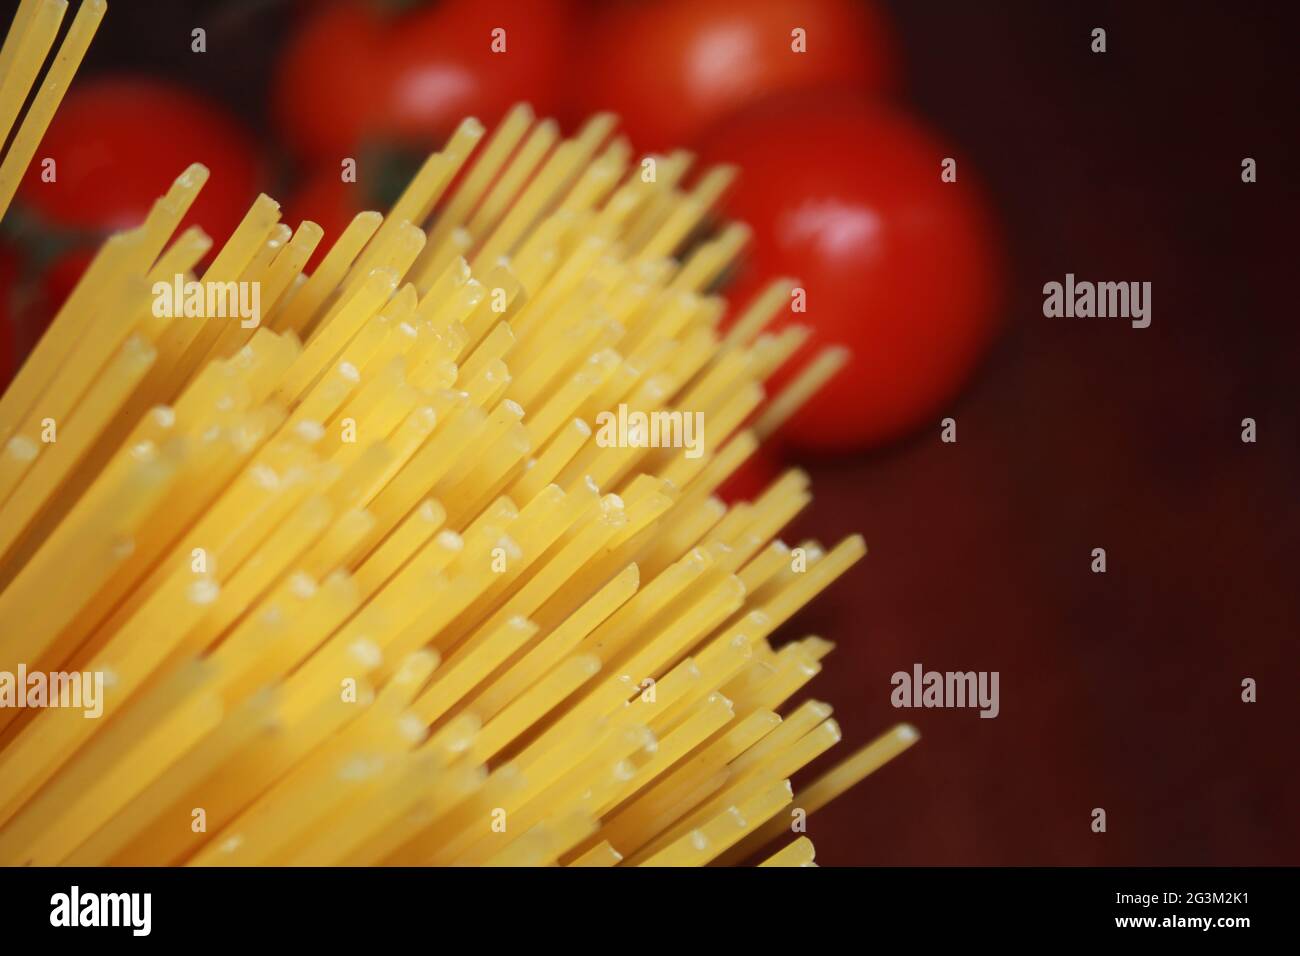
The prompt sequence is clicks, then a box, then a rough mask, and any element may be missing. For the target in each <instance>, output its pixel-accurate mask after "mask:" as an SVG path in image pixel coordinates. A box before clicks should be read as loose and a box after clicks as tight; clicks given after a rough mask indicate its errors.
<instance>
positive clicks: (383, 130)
mask: <svg viewBox="0 0 1300 956" xmlns="http://www.w3.org/2000/svg"><path fill="white" fill-rule="evenodd" d="M570 16H571V9H570V3H569V2H568V0H498V2H494V3H483V2H482V0H444V2H440V3H434V4H431V5H429V6H427V7H421V8H419V9H416V10H413V11H410V12H407V13H404V14H401V15H398V16H385V15H384V14H383V13H381V12H379V11H378V10H376V9H374V8H373V7H371V6H368V5H366V4H359V3H358V4H330V5H328V6H325V7H323V8H321V9H319V10H318V11H317V12H316V13H315V15H313V16H311V17H309V18H308V20H307V21H306V23H304V24H303V25H302V27H301V28H300V30H299V31H298V32H297V34H296V35H295V36H294V37H293V38H292V40H291V41H290V43H289V46H288V48H287V49H286V50H285V53H284V56H283V58H282V59H281V62H280V65H279V70H278V77H277V81H276V96H275V102H274V112H275V117H276V121H277V123H278V124H279V125H280V127H281V129H282V130H283V131H284V134H285V137H286V139H287V140H288V142H289V143H290V144H291V145H292V146H293V147H294V148H295V149H296V150H297V151H298V152H299V153H301V154H302V155H304V156H306V157H309V158H316V159H332V160H337V159H338V158H339V157H342V156H355V154H356V151H357V149H358V148H359V147H360V146H363V145H365V144H367V143H368V142H378V143H384V144H390V143H395V144H401V145H407V146H421V147H425V148H432V147H436V146H438V145H440V144H441V142H442V141H443V140H444V139H445V138H446V136H447V134H448V133H450V132H451V130H453V129H454V128H455V126H456V124H457V123H459V122H460V121H461V120H462V119H464V118H465V117H466V116H477V117H478V118H479V119H480V120H482V121H483V122H484V123H488V124H491V123H494V122H496V120H498V119H499V118H500V117H501V116H502V114H504V113H505V111H506V110H507V109H508V108H509V107H510V106H511V105H513V104H514V103H515V102H516V101H518V100H528V101H529V102H531V103H532V104H533V105H534V107H536V108H537V109H538V110H539V111H543V112H545V111H548V110H552V109H554V108H555V106H556V105H557V104H558V102H559V100H560V89H561V87H560V80H561V76H562V69H563V67H564V64H565V62H566V60H567V59H568V57H567V42H568V37H569V34H570V29H571V26H572V24H571V22H570ZM496 30H503V31H504V35H501V34H496V35H495V36H494V31H496ZM494 39H495V40H497V41H498V42H503V43H504V45H505V49H504V51H502V52H494V50H493V43H494Z"/></svg>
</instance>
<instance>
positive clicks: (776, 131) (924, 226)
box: [700, 97, 1003, 451]
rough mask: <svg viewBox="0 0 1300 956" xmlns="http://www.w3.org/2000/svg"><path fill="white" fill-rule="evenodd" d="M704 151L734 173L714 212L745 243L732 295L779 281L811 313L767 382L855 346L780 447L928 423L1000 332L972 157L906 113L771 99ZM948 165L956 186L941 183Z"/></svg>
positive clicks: (836, 441) (995, 259)
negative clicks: (800, 345) (824, 353)
mask: <svg viewBox="0 0 1300 956" xmlns="http://www.w3.org/2000/svg"><path fill="white" fill-rule="evenodd" d="M700 156H701V160H702V161H703V162H706V163H707V162H717V161H728V162H735V163H737V164H738V165H739V167H740V170H741V174H740V177H739V179H738V181H737V183H736V185H735V187H734V188H733V190H732V192H731V194H730V195H729V196H728V197H727V198H726V200H725V202H724V205H725V207H726V211H727V213H728V214H729V215H731V216H734V217H735V218H737V219H739V220H741V221H744V222H747V223H748V224H749V225H750V226H752V227H753V229H754V241H753V244H752V246H751V249H750V256H749V261H748V263H747V266H746V268H745V269H744V270H742V272H741V273H740V275H739V276H738V281H737V284H736V286H734V287H733V288H732V289H730V290H728V294H729V295H730V296H731V297H732V298H733V301H736V302H738V303H743V302H745V301H746V300H747V299H748V297H749V296H750V295H752V294H753V293H754V291H755V290H756V289H758V288H759V287H761V285H762V283H763V282H765V281H767V280H769V279H770V278H771V277H773V276H776V275H792V276H796V277H798V278H800V279H801V280H802V287H803V288H804V289H806V293H807V312H806V313H802V314H790V313H783V314H782V316H780V317H778V320H777V321H776V322H775V323H774V324H773V328H776V329H779V328H780V327H781V326H782V325H783V324H786V323H789V322H801V323H805V324H808V325H810V326H812V328H813V335H812V336H811V338H810V340H809V342H808V344H807V345H806V346H805V347H804V349H803V350H802V351H801V354H800V355H797V356H796V357H795V358H794V359H792V360H791V362H790V363H788V364H787V365H786V367H785V368H784V369H783V370H782V371H781V372H780V373H778V375H777V376H775V380H774V382H773V383H772V384H771V385H770V386H769V388H772V389H777V390H779V387H780V383H781V382H783V381H786V380H788V379H789V377H790V376H791V375H792V374H793V372H794V371H797V369H798V368H799V367H801V366H802V364H803V363H804V362H806V361H807V360H808V358H810V357H811V355H812V353H813V352H814V351H815V350H816V349H819V348H821V347H823V346H826V345H830V344H836V343H839V344H843V345H846V346H848V347H849V349H850V350H851V352H852V357H851V359H850V360H849V363H848V365H847V366H846V367H845V368H844V369H843V370H841V371H840V372H839V374H838V375H836V376H835V377H834V378H833V379H831V381H830V382H829V383H828V384H827V385H826V386H824V387H823V388H822V389H821V391H819V392H818V393H817V394H816V395H815V396H814V397H813V398H812V399H811V400H810V401H809V402H808V404H807V405H805V406H804V408H803V409H802V410H801V411H800V412H799V413H798V414H796V415H795V417H794V418H793V419H792V420H791V422H790V423H789V424H788V425H787V427H786V428H785V430H784V435H785V438H786V439H787V440H788V442H789V443H790V445H792V446H794V447H797V448H800V449H803V450H825V451H847V450H855V449H862V448H868V447H873V446H877V445H880V444H882V443H885V442H888V441H890V440H892V439H895V438H898V437H900V436H901V435H903V434H906V433H907V432H908V431H910V430H911V429H913V428H916V427H917V426H919V425H921V424H923V423H926V422H928V421H930V420H931V419H932V418H933V419H934V420H935V421H936V422H937V421H938V419H937V418H935V416H936V415H939V413H940V412H941V411H943V410H944V409H945V407H946V403H947V402H949V401H950V400H951V399H952V398H953V397H954V395H955V394H956V392H957V391H958V390H959V388H960V387H961V386H962V385H963V384H964V383H965V382H966V380H967V379H968V378H969V376H970V375H971V373H972V371H973V370H974V368H975V366H976V364H977V363H978V362H979V360H980V358H981V357H982V356H983V354H984V353H985V351H986V349H987V348H988V346H989V344H990V342H991V341H992V339H993V338H994V337H995V335H996V333H997V330H998V328H999V325H1000V320H999V311H1000V303H1001V287H1002V279H1001V275H1002V271H1003V265H1002V260H1001V251H1000V244H999V241H998V238H997V231H996V228H995V226H994V223H993V219H992V216H991V214H990V211H989V209H988V207H987V205H986V202H985V200H984V197H983V193H982V191H981V189H980V187H979V185H978V182H977V177H976V175H975V172H974V170H973V169H972V168H971V164H967V163H965V161H964V160H963V159H962V158H961V155H960V152H959V151H957V150H955V149H954V148H953V147H952V146H947V145H944V144H943V143H942V142H941V141H940V140H938V139H937V138H936V137H935V136H934V135H933V134H932V133H930V132H929V131H928V130H926V129H925V128H924V127H923V126H922V125H921V124H920V123H919V122H917V121H916V120H915V119H913V118H911V117H908V116H906V115H905V114H903V113H901V112H899V111H897V110H895V109H893V108H889V107H885V106H882V105H880V104H868V103H866V102H864V101H862V100H861V99H860V98H853V97H830V98H828V97H788V98H783V99H782V100H780V101H779V102H769V103H767V104H765V105H762V106H760V107H758V108H755V109H754V110H751V111H748V112H747V113H746V114H744V115H741V116H737V117H735V118H733V119H732V120H730V121H728V122H725V123H723V124H720V125H719V126H718V127H717V128H716V129H715V130H714V131H713V132H712V134H711V135H710V137H709V138H708V139H707V140H706V141H705V143H704V144H703V145H702V147H701V149H700ZM946 157H955V158H957V161H958V179H957V181H956V182H944V181H942V179H941V175H940V174H941V171H942V167H941V164H942V162H943V160H944V159H945V158H946ZM940 417H942V416H940Z"/></svg>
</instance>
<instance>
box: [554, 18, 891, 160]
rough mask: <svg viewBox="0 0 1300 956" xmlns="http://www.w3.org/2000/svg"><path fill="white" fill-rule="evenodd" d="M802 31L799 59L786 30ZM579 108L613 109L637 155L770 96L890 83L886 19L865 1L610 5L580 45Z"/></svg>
mask: <svg viewBox="0 0 1300 956" xmlns="http://www.w3.org/2000/svg"><path fill="white" fill-rule="evenodd" d="M796 29H802V30H803V31H804V34H803V36H804V42H805V52H803V53H796V52H795V51H794V49H793V48H792V45H793V44H794V42H795V40H794V37H793V36H792V32H793V31H794V30H796ZM584 52H585V53H586V54H588V55H589V56H591V57H592V60H593V65H592V69H591V71H590V74H589V75H587V76H583V77H582V78H581V82H582V88H581V90H579V91H576V92H575V97H576V99H577V100H578V102H579V103H580V104H581V105H582V106H583V107H584V109H585V111H587V112H590V111H593V110H596V109H611V110H614V111H616V112H618V113H619V114H621V116H622V118H623V123H624V128H625V129H626V130H627V132H628V135H629V137H630V138H631V140H632V142H633V143H635V144H636V146H637V147H638V148H640V149H654V150H667V149H672V148H674V147H678V146H683V145H687V144H690V143H693V142H694V140H695V137H696V136H697V135H698V134H700V133H701V132H703V131H704V130H705V128H706V127H708V126H710V125H711V124H713V123H714V122H717V121H718V120H720V119H722V118H723V117H725V116H726V115H728V114H730V113H732V112H734V111H736V110H737V109H739V108H741V107H744V106H747V105H749V104H752V103H756V102H758V101H759V100H761V99H763V98H765V97H767V96H768V95H770V94H773V93H777V92H784V91H793V90H804V91H809V90H820V89H834V88H843V89H852V90H858V91H862V92H866V93H876V92H880V91H882V90H886V89H889V88H891V87H892V86H893V83H894V76H895V58H894V54H893V51H892V48H891V42H890V38H889V33H888V29H887V26H886V24H885V22H884V19H883V17H882V15H881V14H880V12H879V11H878V10H877V8H876V6H875V5H874V3H870V2H863V0H745V2H743V3H738V2H737V0H664V2H662V3H623V4H617V5H611V6H610V7H609V8H607V12H606V13H605V14H604V15H603V16H601V17H599V18H598V19H597V20H596V22H595V24H594V25H593V29H592V30H591V32H590V36H589V39H588V41H587V43H586V49H585V50H584Z"/></svg>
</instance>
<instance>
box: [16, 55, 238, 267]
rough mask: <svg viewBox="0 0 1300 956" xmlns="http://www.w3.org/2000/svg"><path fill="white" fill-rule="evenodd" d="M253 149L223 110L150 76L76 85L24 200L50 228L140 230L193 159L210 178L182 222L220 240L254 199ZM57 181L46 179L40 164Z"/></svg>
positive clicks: (96, 232)
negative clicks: (51, 166)
mask: <svg viewBox="0 0 1300 956" xmlns="http://www.w3.org/2000/svg"><path fill="white" fill-rule="evenodd" d="M256 155H257V153H256V150H255V147H254V145H253V143H252V142H251V140H250V139H249V136H248V134H247V133H246V132H245V131H244V130H243V128H241V127H240V126H239V125H238V124H237V123H235V122H234V121H233V120H232V119H231V118H230V117H228V116H227V115H226V113H225V112H224V111H222V110H221V109H220V108H218V107H217V106H215V105H213V104H212V103H210V102H208V101H207V100H205V99H202V98H200V97H198V96H196V95H194V94H193V93H190V92H188V91H186V90H181V89H176V88H173V87H170V86H167V85H165V84H163V83H159V82H157V81H155V80H150V79H143V78H140V79H133V78H110V79H97V80H93V81H91V82H88V83H79V84H76V85H74V86H73V87H72V89H71V90H70V91H69V92H68V95H67V96H66V97H65V98H64V100H63V103H62V105H61V106H60V107H59V111H58V113H57V114H56V115H55V117H54V121H53V122H52V123H51V124H50V128H49V130H48V131H47V132H46V134H45V138H44V140H42V141H41V146H40V148H39V149H38V150H37V152H36V159H35V161H34V162H33V163H32V166H31V168H30V169H29V170H28V172H27V175H26V176H25V178H24V179H23V182H22V185H21V187H20V191H19V196H20V199H21V201H22V202H23V203H24V204H25V205H26V206H27V208H28V209H29V210H34V211H35V212H37V213H38V214H40V216H41V217H42V218H43V219H44V221H45V224H46V225H50V226H55V227H65V228H70V229H78V230H85V231H88V232H91V233H92V236H91V237H90V238H91V239H92V240H94V241H96V242H97V241H98V239H99V238H101V236H102V234H105V233H108V232H112V231H114V230H118V229H124V228H128V227H131V226H137V225H139V224H140V223H141V222H142V221H143V220H144V217H145V216H146V215H147V214H148V212H149V209H150V207H151V206H152V205H153V203H154V200H156V199H157V198H158V197H159V196H161V195H162V194H163V193H165V192H166V191H167V189H168V188H169V187H170V186H171V184H172V181H173V180H174V179H175V178H176V177H177V176H178V175H180V174H181V173H182V172H184V170H185V168H186V167H187V166H189V164H190V163H193V162H200V163H203V164H204V165H206V166H207V167H208V169H209V171H210V172H211V176H210V177H209V179H208V182H207V184H206V185H205V186H204V187H203V190H202V192H200V193H199V197H198V199H197V200H195V202H194V205H193V207H191V209H190V213H189V215H188V216H187V217H186V220H185V223H184V225H189V224H191V223H198V224H199V225H200V226H202V227H203V228H204V229H205V230H206V231H207V232H208V234H209V235H211V236H212V237H213V238H214V239H215V240H216V242H217V243H218V244H219V243H221V242H224V241H225V239H226V238H227V237H228V236H229V235H230V233H231V232H232V231H233V230H234V228H235V226H236V225H238V224H239V221H240V219H242V218H243V216H244V213H245V212H247V211H248V207H249V204H250V203H252V201H253V200H254V199H255V198H257V187H258V183H259V180H260V178H261V177H260V175H259V168H258V163H257V159H256ZM47 157H48V158H50V159H53V160H54V161H55V163H56V164H57V165H56V179H55V181H54V182H43V181H42V179H41V174H42V162H41V161H42V160H43V159H45V158H47Z"/></svg>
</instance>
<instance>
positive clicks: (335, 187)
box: [282, 166, 388, 272]
mask: <svg viewBox="0 0 1300 956" xmlns="http://www.w3.org/2000/svg"><path fill="white" fill-rule="evenodd" d="M361 188H362V186H361V183H345V182H343V180H342V177H341V176H340V175H339V168H338V167H336V166H323V167H320V168H318V169H315V170H313V171H312V172H310V173H308V174H307V175H306V176H304V177H303V178H302V179H301V180H299V182H298V185H297V191H296V192H294V193H291V194H290V195H289V198H288V199H286V200H285V201H284V205H283V207H282V212H283V214H284V216H283V218H284V221H285V222H288V223H292V224H293V225H294V226H297V224H298V223H300V222H302V221H303V220H304V219H310V220H311V221H312V222H314V223H316V224H317V225H318V226H320V227H321V229H323V230H324V231H325V234H324V236H323V237H322V238H321V241H320V244H319V245H318V246H317V247H316V251H315V252H313V253H312V255H311V258H310V259H308V260H307V265H306V267H305V269H304V271H306V272H314V271H315V270H316V267H317V266H318V265H320V260H321V259H322V258H323V257H324V255H325V253H327V252H328V251H329V250H330V247H331V246H333V245H334V243H335V241H336V240H337V239H338V237H339V236H341V235H342V234H343V230H344V229H346V228H347V227H348V223H350V222H351V221H352V217H353V216H355V215H356V214H357V213H359V212H362V211H363V210H364V209H366V208H367V206H366V205H365V201H364V199H363V198H362V196H361V193H360V190H361ZM369 208H372V209H375V210H376V211H378V212H383V213H387V212H388V206H387V205H372V206H370V207H369Z"/></svg>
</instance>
